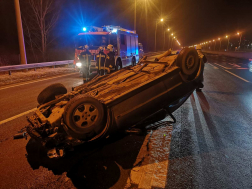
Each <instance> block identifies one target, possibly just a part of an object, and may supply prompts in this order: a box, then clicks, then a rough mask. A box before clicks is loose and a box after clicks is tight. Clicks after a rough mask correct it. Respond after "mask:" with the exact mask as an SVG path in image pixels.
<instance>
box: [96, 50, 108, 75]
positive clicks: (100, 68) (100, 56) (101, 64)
mask: <svg viewBox="0 0 252 189" xmlns="http://www.w3.org/2000/svg"><path fill="white" fill-rule="evenodd" d="M103 50H104V48H103V47H99V53H98V54H97V55H96V65H97V66H98V73H99V75H104V63H105V59H106V54H105V53H104V52H103Z"/></svg>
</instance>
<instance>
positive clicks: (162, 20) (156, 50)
mask: <svg viewBox="0 0 252 189" xmlns="http://www.w3.org/2000/svg"><path fill="white" fill-rule="evenodd" d="M160 21H161V22H163V21H164V19H163V18H162V19H161V20H160ZM157 24H158V20H156V29H155V52H156V51H157Z"/></svg>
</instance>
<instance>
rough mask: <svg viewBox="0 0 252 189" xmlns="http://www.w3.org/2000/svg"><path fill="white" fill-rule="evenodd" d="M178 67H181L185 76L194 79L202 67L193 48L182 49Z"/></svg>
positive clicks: (178, 58)
mask: <svg viewBox="0 0 252 189" xmlns="http://www.w3.org/2000/svg"><path fill="white" fill-rule="evenodd" d="M177 66H178V67H180V69H181V72H182V74H183V75H185V76H187V78H190V79H194V77H195V76H196V74H197V72H198V70H199V66H200V62H199V56H198V53H197V51H196V50H195V49H193V48H184V49H182V50H181V52H180V53H179V55H178V57H177Z"/></svg>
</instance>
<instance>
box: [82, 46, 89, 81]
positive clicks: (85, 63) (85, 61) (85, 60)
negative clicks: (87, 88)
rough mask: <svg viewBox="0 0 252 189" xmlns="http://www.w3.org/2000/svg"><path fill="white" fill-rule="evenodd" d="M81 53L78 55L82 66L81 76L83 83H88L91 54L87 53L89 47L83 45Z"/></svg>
mask: <svg viewBox="0 0 252 189" xmlns="http://www.w3.org/2000/svg"><path fill="white" fill-rule="evenodd" d="M83 50H84V51H83V52H81V53H80V55H79V60H80V62H81V64H82V68H81V71H82V76H83V83H85V82H86V81H88V79H89V66H90V62H91V53H90V52H89V46H88V45H85V46H84V48H83Z"/></svg>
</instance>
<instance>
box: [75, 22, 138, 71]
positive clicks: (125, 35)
mask: <svg viewBox="0 0 252 189" xmlns="http://www.w3.org/2000/svg"><path fill="white" fill-rule="evenodd" d="M109 44H111V45H113V47H114V53H115V67H116V69H121V68H123V67H126V66H130V65H132V66H134V65H135V64H136V62H138V60H139V49H138V35H137V34H136V33H135V32H134V31H130V30H127V29H124V28H121V27H120V26H111V25H108V26H103V27H95V26H91V27H84V28H83V32H82V33H79V34H78V36H77V37H76V39H75V63H76V66H77V67H81V66H82V65H81V63H80V61H79V55H80V53H81V52H83V49H84V48H83V47H84V46H85V45H87V46H88V47H89V49H88V51H89V52H90V53H91V65H90V66H89V69H90V68H92V70H94V67H96V68H97V66H98V65H96V64H97V63H96V60H95V59H96V54H98V53H99V47H101V46H102V47H104V53H105V54H107V53H108V52H109V51H108V50H107V49H106V47H107V46H108V45H109Z"/></svg>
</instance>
